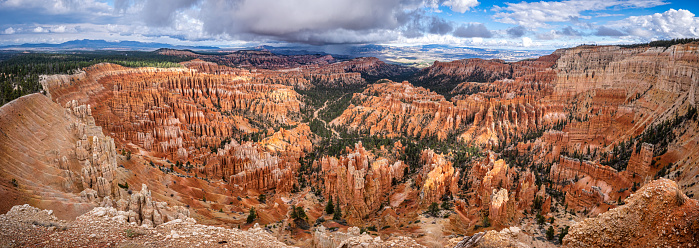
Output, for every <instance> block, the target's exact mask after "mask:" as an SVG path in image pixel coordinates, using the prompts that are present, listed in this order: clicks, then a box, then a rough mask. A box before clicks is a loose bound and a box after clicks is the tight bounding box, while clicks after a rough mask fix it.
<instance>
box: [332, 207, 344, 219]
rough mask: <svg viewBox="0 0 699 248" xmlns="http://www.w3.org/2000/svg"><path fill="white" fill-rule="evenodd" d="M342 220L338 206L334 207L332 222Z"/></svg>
mask: <svg viewBox="0 0 699 248" xmlns="http://www.w3.org/2000/svg"><path fill="white" fill-rule="evenodd" d="M339 219H342V211H341V209H340V204H339V203H338V204H336V205H335V211H334V212H333V220H339Z"/></svg>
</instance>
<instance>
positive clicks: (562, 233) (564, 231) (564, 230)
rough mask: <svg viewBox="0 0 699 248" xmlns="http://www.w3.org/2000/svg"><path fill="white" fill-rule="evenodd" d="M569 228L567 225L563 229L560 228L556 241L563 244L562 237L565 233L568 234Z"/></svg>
mask: <svg viewBox="0 0 699 248" xmlns="http://www.w3.org/2000/svg"><path fill="white" fill-rule="evenodd" d="M569 228H570V227H568V226H566V227H564V228H563V229H561V233H559V234H558V242H560V243H561V244H563V238H564V237H565V236H566V235H568V229H569Z"/></svg>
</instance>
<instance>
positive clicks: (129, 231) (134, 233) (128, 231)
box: [124, 228, 145, 238]
mask: <svg viewBox="0 0 699 248" xmlns="http://www.w3.org/2000/svg"><path fill="white" fill-rule="evenodd" d="M124 234H125V235H126V237H128V238H135V237H138V236H141V235H143V234H145V233H143V231H140V230H134V229H131V228H129V229H126V230H124Z"/></svg>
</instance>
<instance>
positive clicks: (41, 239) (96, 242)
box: [0, 205, 288, 247]
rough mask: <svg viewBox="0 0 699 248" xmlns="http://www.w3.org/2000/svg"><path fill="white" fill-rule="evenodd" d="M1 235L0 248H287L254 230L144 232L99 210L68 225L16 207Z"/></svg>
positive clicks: (186, 226) (190, 224)
mask: <svg viewBox="0 0 699 248" xmlns="http://www.w3.org/2000/svg"><path fill="white" fill-rule="evenodd" d="M0 230H2V232H0V247H288V246H287V245H285V244H284V243H282V242H279V241H278V240H277V239H276V238H274V237H273V236H271V235H270V234H269V233H268V232H267V231H265V230H264V229H262V228H259V227H257V226H256V227H254V228H251V229H250V230H248V231H243V230H239V229H229V228H223V227H215V226H205V225H200V224H195V223H194V221H193V220H192V219H190V220H188V221H183V220H175V221H171V222H168V223H165V224H162V225H159V226H157V227H155V228H147V227H140V226H137V225H136V224H134V223H128V222H126V221H125V220H124V219H123V217H122V216H120V215H118V214H117V211H116V210H115V209H114V208H101V207H100V208H95V209H93V210H92V211H90V212H88V213H86V214H84V215H82V216H79V217H78V218H77V219H76V220H75V221H72V222H67V221H62V220H58V219H57V218H56V217H55V216H53V215H52V213H51V211H50V210H40V209H37V208H34V207H31V206H29V205H18V206H14V207H13V208H12V210H10V211H9V212H8V213H7V214H4V215H0Z"/></svg>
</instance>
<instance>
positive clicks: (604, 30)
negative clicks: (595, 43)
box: [595, 26, 626, 37]
mask: <svg viewBox="0 0 699 248" xmlns="http://www.w3.org/2000/svg"><path fill="white" fill-rule="evenodd" d="M595 35H597V36H613V37H618V36H624V35H626V34H625V33H623V32H621V31H619V30H616V29H612V28H608V27H605V26H600V27H599V28H597V32H595Z"/></svg>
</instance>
